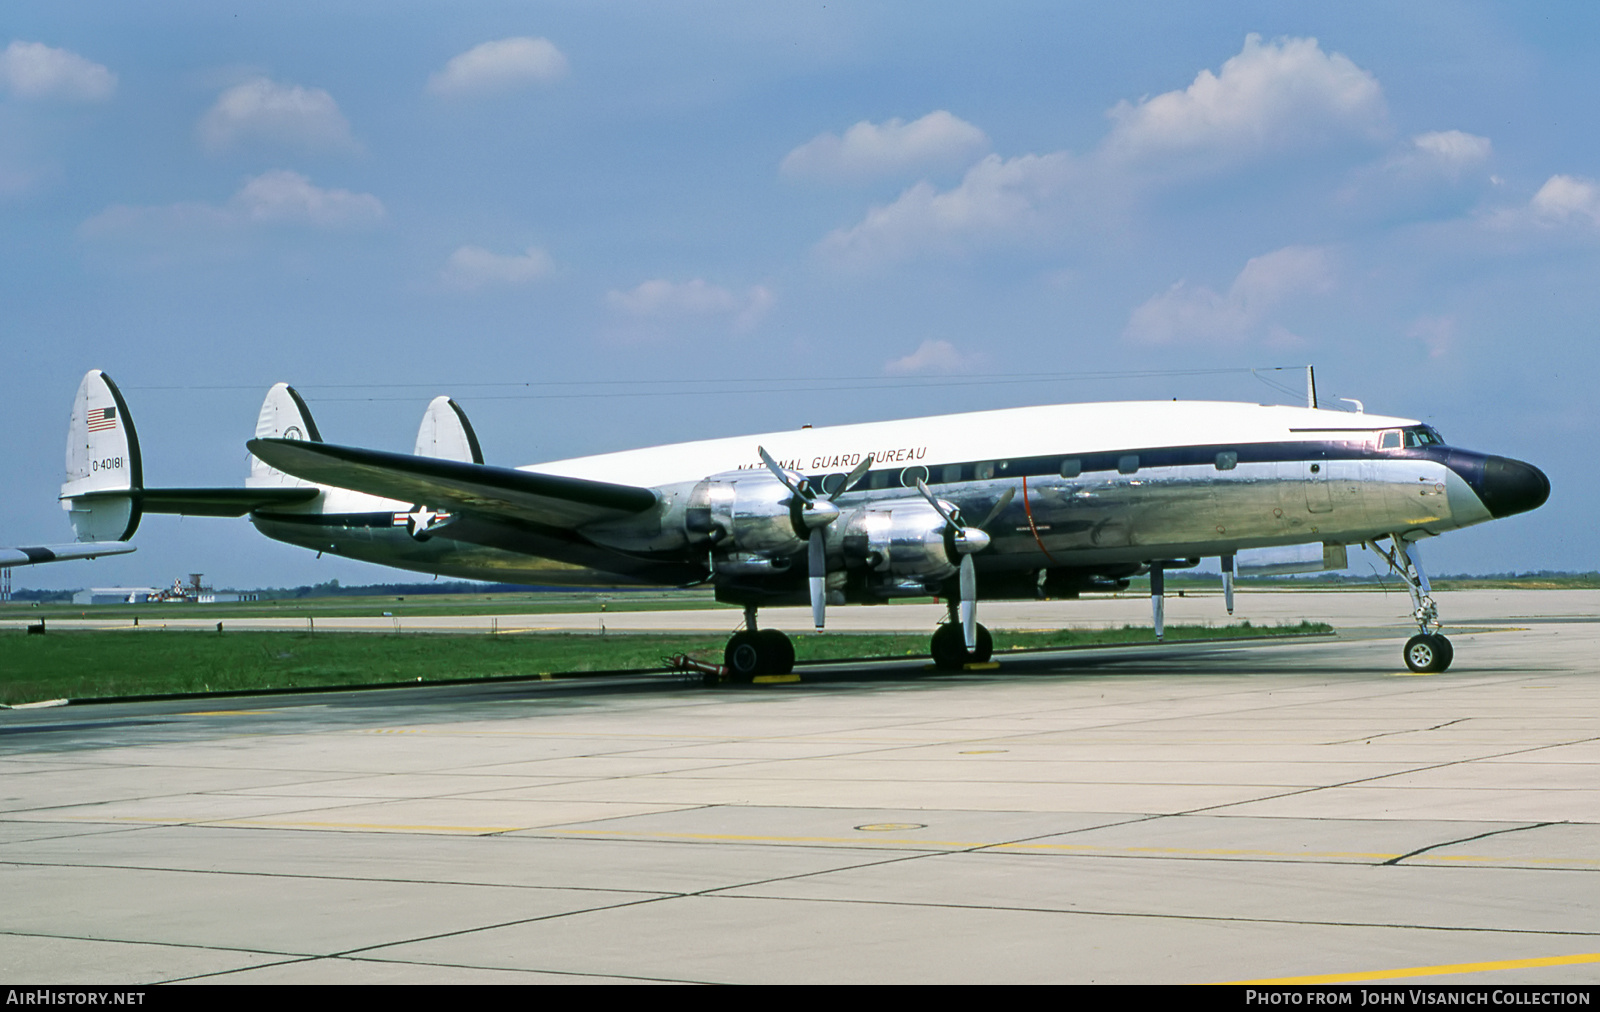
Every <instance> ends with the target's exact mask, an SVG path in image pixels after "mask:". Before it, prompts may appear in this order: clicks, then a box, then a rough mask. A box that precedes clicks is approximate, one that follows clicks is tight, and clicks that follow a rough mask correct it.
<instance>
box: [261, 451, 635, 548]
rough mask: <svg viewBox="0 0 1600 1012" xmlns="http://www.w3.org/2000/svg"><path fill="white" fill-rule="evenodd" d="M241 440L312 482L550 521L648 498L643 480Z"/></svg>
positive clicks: (614, 510) (612, 515)
mask: <svg viewBox="0 0 1600 1012" xmlns="http://www.w3.org/2000/svg"><path fill="white" fill-rule="evenodd" d="M247 445H248V446H249V449H250V452H251V453H253V454H255V455H256V456H257V457H258V458H260V459H261V460H263V461H265V462H266V463H268V464H270V465H272V466H273V467H275V468H277V469H278V470H280V471H283V472H285V473H287V474H292V475H294V476H295V477H297V478H303V479H304V480H306V481H311V482H316V483H317V484H319V485H333V486H337V487H339V488H347V489H352V490H354V491H357V492H365V493H367V494H369V495H376V496H382V497H384V498H386V499H398V500H400V501H402V502H410V503H420V504H423V505H426V506H429V507H432V508H434V509H447V508H448V509H458V510H465V511H470V512H474V513H481V514H487V515H491V516H496V517H501V518H504V519H508V520H519V521H524V522H531V523H537V524H544V525H547V526H551V527H562V528H569V529H570V528H574V527H580V526H583V525H584V524H590V523H594V522H596V521H601V520H612V519H617V518H620V517H625V516H632V515H634V514H636V513H640V512H642V511H644V510H647V509H650V508H651V507H653V506H654V505H655V504H656V493H655V492H653V491H652V490H650V489H648V488H639V487H636V486H633V485H616V484H612V483H611V482H605V481H591V480H589V479H586V478H568V477H563V476H560V475H551V474H539V473H537V472H533V471H518V470H516V469H514V468H509V467H493V466H490V465H488V464H474V463H468V462H466V461H460V460H446V459H443V458H437V457H417V456H412V455H410V454H404V453H388V452H385V451H383V450H366V449H361V448H359V447H354V446H338V445H335V444H332V443H311V442H305V441H302V440H295V439H252V440H251V441H250V442H249V443H248V444H247Z"/></svg>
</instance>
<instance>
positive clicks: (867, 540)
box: [839, 499, 956, 583]
mask: <svg viewBox="0 0 1600 1012" xmlns="http://www.w3.org/2000/svg"><path fill="white" fill-rule="evenodd" d="M839 526H840V527H841V528H842V536H841V541H840V547H841V549H842V550H843V552H844V556H845V559H846V563H847V564H851V563H854V564H858V565H859V564H864V565H865V566H866V567H867V568H868V569H870V570H872V571H873V572H875V573H879V574H882V576H883V578H884V579H885V580H887V581H890V582H893V581H896V580H898V579H915V580H920V581H922V582H924V583H935V582H937V581H939V580H943V579H945V578H946V577H948V576H950V575H951V574H953V573H954V572H955V571H956V561H955V560H953V559H952V558H951V552H950V550H949V546H948V545H947V543H946V540H947V539H946V527H947V525H946V523H945V520H944V518H943V517H941V516H940V515H939V513H938V511H937V510H935V509H934V508H933V507H932V506H930V505H928V504H927V503H926V502H923V501H921V500H917V499H901V500H896V501H894V502H889V503H882V504H877V505H873V506H868V507H864V508H862V509H858V510H852V511H851V512H849V513H847V514H845V516H844V518H843V522H842V523H841V524H840V525H839Z"/></svg>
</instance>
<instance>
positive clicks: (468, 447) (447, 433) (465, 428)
mask: <svg viewBox="0 0 1600 1012" xmlns="http://www.w3.org/2000/svg"><path fill="white" fill-rule="evenodd" d="M414 452H415V453H416V455H417V456H419V457H439V458H442V459H444V460H459V461H464V462H466V463H469V464H481V463H483V450H482V448H480V447H479V446H478V434H477V433H476V432H474V431H473V429H472V423H471V422H469V421H468V420H467V413H466V412H465V411H462V410H461V405H459V404H457V403H456V402H455V401H453V400H451V399H450V398H448V397H442V396H441V397H435V398H434V399H433V400H432V401H431V402H430V403H429V404H428V410H427V411H426V412H424V413H423V415H422V427H421V428H419V429H418V430H417V447H416V450H415V451H414Z"/></svg>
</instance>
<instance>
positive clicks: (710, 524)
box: [683, 470, 806, 558]
mask: <svg viewBox="0 0 1600 1012" xmlns="http://www.w3.org/2000/svg"><path fill="white" fill-rule="evenodd" d="M793 498H794V495H793V493H791V492H790V491H789V489H788V488H787V487H786V486H785V485H784V484H783V483H782V482H780V481H779V480H778V479H777V478H775V477H773V476H772V475H771V474H770V473H769V472H767V471H756V470H750V471H735V472H732V473H731V474H720V475H714V476H713V477H710V478H707V479H706V480H705V481H702V482H699V483H698V484H696V485H695V487H694V489H693V490H692V491H691V492H690V493H689V502H688V505H687V507H686V509H685V510H684V519H683V525H684V531H685V532H686V533H687V534H688V535H689V538H690V540H692V541H695V542H699V543H702V544H709V545H711V546H713V547H714V548H716V549H717V550H718V551H719V552H722V551H728V552H731V551H738V552H742V553H747V554H753V555H758V556H765V557H767V558H783V557H787V556H789V555H793V554H794V553H796V552H799V551H803V550H804V549H805V547H806V540H805V534H806V531H805V529H804V527H803V525H801V524H800V523H798V522H797V518H796V509H795V504H794V502H793V501H792V500H793Z"/></svg>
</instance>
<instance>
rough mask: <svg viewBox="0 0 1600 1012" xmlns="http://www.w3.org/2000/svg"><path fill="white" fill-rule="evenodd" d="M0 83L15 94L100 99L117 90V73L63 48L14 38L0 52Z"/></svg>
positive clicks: (27, 96)
mask: <svg viewBox="0 0 1600 1012" xmlns="http://www.w3.org/2000/svg"><path fill="white" fill-rule="evenodd" d="M0 85H3V86H4V87H5V89H6V90H7V91H9V92H11V94H13V95H16V96H17V97H18V98H60V99H69V100H72V101H77V102H100V101H104V100H105V99H108V98H110V97H111V94H112V93H113V92H115V91H116V90H117V75H116V74H113V73H112V72H111V71H109V70H107V69H106V68H105V67H102V66H101V65H100V64H98V63H95V62H93V61H91V60H86V59H84V58H83V57H81V56H79V55H78V54H77V53H74V52H71V51H69V50H66V49H53V48H51V47H50V46H47V45H45V44H44V43H42V42H21V41H14V42H12V43H11V44H10V45H9V46H7V47H6V48H5V51H4V52H0Z"/></svg>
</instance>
